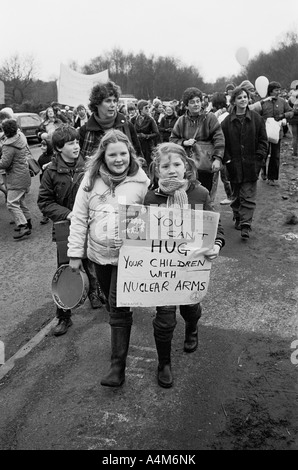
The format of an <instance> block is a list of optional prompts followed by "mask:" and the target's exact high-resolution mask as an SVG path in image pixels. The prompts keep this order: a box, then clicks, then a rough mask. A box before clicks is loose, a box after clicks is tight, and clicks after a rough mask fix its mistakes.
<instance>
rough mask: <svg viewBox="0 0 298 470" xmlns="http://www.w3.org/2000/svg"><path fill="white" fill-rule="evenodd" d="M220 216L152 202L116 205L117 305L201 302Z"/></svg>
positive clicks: (145, 305)
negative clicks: (118, 244) (118, 240)
mask: <svg viewBox="0 0 298 470" xmlns="http://www.w3.org/2000/svg"><path fill="white" fill-rule="evenodd" d="M218 221H219V214H218V213H217V212H209V211H203V210H192V209H172V208H165V207H155V206H149V207H145V206H137V205H132V206H126V205H120V209H119V222H120V223H119V236H120V238H122V239H123V245H122V247H121V249H120V253H119V263H118V279H117V306H118V307H119V306H124V307H128V306H134V307H154V306H156V305H160V306H161V305H187V304H194V303H197V302H200V301H201V300H202V298H203V297H204V296H205V295H206V293H207V290H208V285H209V278H210V270H211V265H212V263H211V262H210V261H209V260H207V259H206V258H205V256H204V253H205V252H206V251H208V250H209V249H211V248H213V246H214V241H215V237H216V233H217V226H218Z"/></svg>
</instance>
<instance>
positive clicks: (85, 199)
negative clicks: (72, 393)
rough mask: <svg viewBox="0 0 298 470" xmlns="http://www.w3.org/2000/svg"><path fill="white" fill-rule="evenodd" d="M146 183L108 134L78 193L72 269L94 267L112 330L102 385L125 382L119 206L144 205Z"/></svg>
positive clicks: (117, 136)
mask: <svg viewBox="0 0 298 470" xmlns="http://www.w3.org/2000/svg"><path fill="white" fill-rule="evenodd" d="M148 185H149V179H148V177H147V176H146V174H145V172H144V170H142V169H141V168H140V167H139V164H138V162H137V159H136V153H135V150H134V148H133V146H132V144H131V142H130V140H129V138H128V137H127V136H126V135H125V134H124V133H123V132H121V131H119V130H118V129H110V130H109V131H107V132H106V134H105V135H104V136H103V137H102V140H101V142H100V144H99V147H98V149H97V151H96V153H95V154H94V156H92V158H91V159H90V160H89V161H88V163H87V172H86V174H85V176H84V178H83V180H82V183H81V185H80V188H79V190H78V193H77V197H76V201H75V204H74V207H73V212H72V221H71V225H70V234H69V237H68V252H67V254H68V256H69V258H70V262H69V264H70V266H71V267H72V268H73V270H78V269H83V263H82V258H83V256H84V252H85V240H86V239H87V256H88V258H90V259H91V260H92V261H93V262H94V265H95V270H96V274H97V278H98V281H99V283H100V285H101V287H102V290H103V292H104V294H105V297H106V299H107V310H108V312H109V323H110V326H111V365H110V369H109V371H108V373H107V374H106V375H105V376H104V377H103V378H102V380H101V385H103V386H107V387H119V386H121V385H122V384H123V382H124V380H125V368H126V358H127V353H128V348H129V341H130V333H131V326H132V321H133V320H132V311H131V309H130V308H129V307H117V270H118V258H119V248H120V246H121V244H122V240H120V239H119V237H118V234H119V232H118V230H119V227H118V210H119V207H118V206H119V202H120V201H122V202H123V200H125V203H126V204H142V203H143V200H144V197H145V194H146V191H147V188H148Z"/></svg>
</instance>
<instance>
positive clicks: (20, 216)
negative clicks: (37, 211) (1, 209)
mask: <svg viewBox="0 0 298 470" xmlns="http://www.w3.org/2000/svg"><path fill="white" fill-rule="evenodd" d="M27 192H28V191H27V190H25V189H9V190H8V191H7V202H6V205H7V209H8V210H9V212H10V213H11V215H12V217H13V219H14V221H15V223H16V225H26V224H27V220H29V219H31V214H30V211H29V209H28V207H27V206H26V204H25V196H26V193H27Z"/></svg>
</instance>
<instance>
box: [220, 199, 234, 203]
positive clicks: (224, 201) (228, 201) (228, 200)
mask: <svg viewBox="0 0 298 470" xmlns="http://www.w3.org/2000/svg"><path fill="white" fill-rule="evenodd" d="M231 202H232V201H231V199H228V198H226V199H223V200H222V201H220V203H219V204H231Z"/></svg>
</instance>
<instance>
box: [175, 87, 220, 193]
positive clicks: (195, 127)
mask: <svg viewBox="0 0 298 470" xmlns="http://www.w3.org/2000/svg"><path fill="white" fill-rule="evenodd" d="M202 99H203V94H202V92H201V90H199V89H198V88H195V87H190V88H187V89H186V90H185V91H184V92H183V96H182V100H183V103H184V105H185V108H186V112H185V114H183V115H182V116H180V117H179V119H178V120H177V121H176V123H175V125H174V128H173V130H172V133H171V136H170V142H174V143H175V144H178V145H182V147H183V148H184V149H185V151H186V153H187V154H188V155H190V154H191V151H192V148H193V146H194V145H195V143H196V141H197V140H200V141H206V142H212V143H213V155H212V171H211V172H207V171H198V173H197V177H198V180H199V181H200V182H201V183H202V185H203V186H205V188H207V189H208V191H209V192H210V191H211V188H212V182H213V173H214V172H216V171H219V169H220V167H221V161H222V157H223V153H224V147H225V140H224V136H223V133H222V130H221V127H220V123H219V122H218V120H217V118H216V117H215V116H214V114H213V113H206V112H205V111H204V110H203V109H202ZM194 137H195V138H194Z"/></svg>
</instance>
